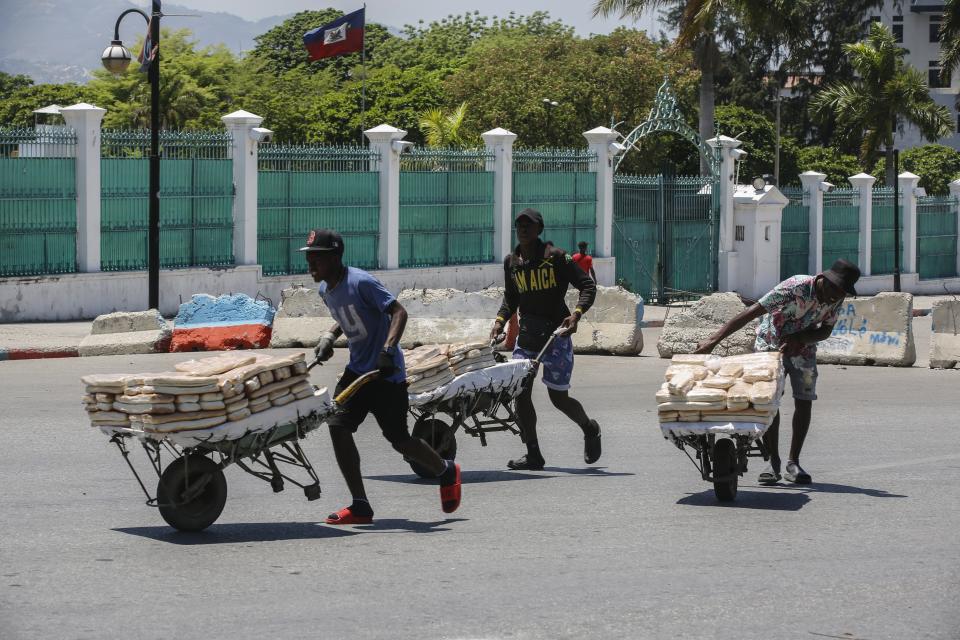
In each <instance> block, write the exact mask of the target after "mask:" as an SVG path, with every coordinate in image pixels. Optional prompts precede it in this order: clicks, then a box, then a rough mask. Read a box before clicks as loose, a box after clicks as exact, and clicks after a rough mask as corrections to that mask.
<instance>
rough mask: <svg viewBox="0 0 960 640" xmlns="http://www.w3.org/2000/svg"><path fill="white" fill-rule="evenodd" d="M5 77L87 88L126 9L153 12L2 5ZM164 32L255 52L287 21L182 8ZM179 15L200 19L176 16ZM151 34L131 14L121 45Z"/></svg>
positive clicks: (0, 67)
mask: <svg viewBox="0 0 960 640" xmlns="http://www.w3.org/2000/svg"><path fill="white" fill-rule="evenodd" d="M0 6H2V7H3V14H4V17H3V20H2V21H0V71H4V72H6V73H11V74H17V73H22V74H25V75H28V76H30V77H31V78H33V80H34V82H36V83H38V84H39V83H42V82H57V83H59V82H81V83H82V82H86V81H87V80H89V79H90V77H91V76H90V72H91V71H92V70H93V69H98V68H100V54H101V53H102V52H103V50H104V48H106V47H107V45H109V44H110V41H111V40H112V39H113V28H114V24H116V21H117V17H118V16H119V15H120V14H121V13H122V12H123V11H124V10H126V9H133V8H139V9H140V10H148V9H149V3H148V2H139V3H137V4H134V3H131V2H128V1H127V0H84V1H83V2H76V0H32V1H31V2H21V1H17V2H5V1H3V2H0ZM163 12H164V14H168V17H164V19H163V22H162V23H161V24H162V26H163V27H164V28H170V29H183V28H187V29H190V30H191V31H192V32H193V34H194V37H195V38H196V40H197V42H198V43H199V45H200V46H201V47H203V46H207V45H212V44H221V43H222V44H224V45H226V46H227V47H228V48H229V49H231V50H232V51H234V52H240V51H241V50H249V49H252V48H253V46H254V44H255V43H254V41H253V39H254V37H255V36H258V35H260V34H261V33H264V32H266V31H268V30H269V29H271V28H272V27H274V26H276V25H278V24H280V23H281V22H283V21H284V20H286V19H287V18H288V17H289V15H287V16H273V17H270V18H264V19H262V20H258V21H256V22H250V21H248V20H244V19H243V18H240V17H239V16H235V15H233V14H229V13H223V12H216V13H213V12H208V11H197V10H194V9H190V8H188V7H184V6H181V5H175V4H167V3H164V5H163ZM174 13H188V14H196V15H199V16H200V17H199V18H188V17H179V16H172V15H169V14H174ZM145 31H146V22H144V21H143V19H142V18H141V17H140V16H138V15H136V14H131V15H128V16H126V17H125V18H124V19H123V22H122V23H121V25H120V39H121V40H123V42H124V44H126V45H127V46H128V47H129V46H130V45H131V44H132V43H133V42H135V41H136V39H137V38H138V37H139V36H141V35H142V34H143V33H144V32H145Z"/></svg>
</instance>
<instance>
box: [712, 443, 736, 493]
mask: <svg viewBox="0 0 960 640" xmlns="http://www.w3.org/2000/svg"><path fill="white" fill-rule="evenodd" d="M738 476H739V473H738V469H737V446H736V444H735V443H734V442H733V440H730V439H728V438H722V439H720V440H717V442H716V444H715V445H714V446H713V477H714V478H721V480H720V481H719V482H717V481H715V482H714V483H713V492H714V493H715V494H716V495H717V500H719V501H720V502H732V501H733V500H734V499H735V498H736V497H737V477H738Z"/></svg>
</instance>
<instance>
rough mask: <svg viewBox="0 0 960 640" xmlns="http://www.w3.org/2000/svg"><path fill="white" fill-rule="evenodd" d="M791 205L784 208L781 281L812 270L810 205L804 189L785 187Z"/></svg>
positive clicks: (781, 235) (784, 193)
mask: <svg viewBox="0 0 960 640" xmlns="http://www.w3.org/2000/svg"><path fill="white" fill-rule="evenodd" d="M781 191H782V192H783V195H785V196H787V198H789V199H790V203H789V204H788V205H787V206H786V207H784V208H783V222H782V225H781V227H780V279H781V280H785V279H786V278H789V277H790V276H793V275H796V274H800V273H807V272H808V271H809V270H810V205H809V203H805V201H804V193H803V189H802V188H799V187H783V188H782V189H781Z"/></svg>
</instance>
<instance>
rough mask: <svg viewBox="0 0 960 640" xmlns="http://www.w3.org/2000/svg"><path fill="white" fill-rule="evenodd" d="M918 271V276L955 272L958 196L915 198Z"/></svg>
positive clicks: (947, 274)
mask: <svg viewBox="0 0 960 640" xmlns="http://www.w3.org/2000/svg"><path fill="white" fill-rule="evenodd" d="M917 271H918V272H919V274H920V278H921V279H924V278H952V277H955V276H957V275H958V274H957V199H956V198H955V197H953V196H928V197H922V198H918V199H917Z"/></svg>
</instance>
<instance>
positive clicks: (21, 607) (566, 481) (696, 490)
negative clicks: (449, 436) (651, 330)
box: [0, 353, 960, 640]
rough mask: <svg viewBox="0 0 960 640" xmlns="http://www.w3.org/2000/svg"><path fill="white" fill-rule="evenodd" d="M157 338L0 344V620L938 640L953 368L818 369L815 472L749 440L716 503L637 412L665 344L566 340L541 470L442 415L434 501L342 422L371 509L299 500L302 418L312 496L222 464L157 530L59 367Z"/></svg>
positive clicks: (947, 573) (65, 633)
mask: <svg viewBox="0 0 960 640" xmlns="http://www.w3.org/2000/svg"><path fill="white" fill-rule="evenodd" d="M182 358H183V356H176V355H160V356H135V357H133V356H130V357H101V358H73V359H65V360H56V361H51V360H33V361H21V362H4V363H0V389H3V393H2V394H0V433H2V435H3V443H4V446H3V447H2V449H0V487H2V490H0V576H2V580H0V637H2V638H4V639H5V640H13V639H35V638H57V639H62V638H98V639H99V638H117V637H124V638H168V637H181V638H199V637H203V638H211V639H213V638H250V637H272V638H307V637H310V638H312V637H317V638H384V639H387V638H389V639H391V640H398V639H405V638H436V639H446V638H450V639H461V638H462V639H466V638H471V639H480V638H518V639H535V638H544V639H547V638H550V639H554V638H721V639H724V638H731V639H732V638H738V639H739V638H811V639H817V638H825V637H826V638H846V639H848V640H849V639H852V638H856V639H861V640H862V639H869V640H877V639H880V638H891V639H898V640H900V639H918V638H951V639H956V638H960V609H958V607H957V602H958V596H960V544H958V543H960V534H958V531H960V510H958V509H957V505H958V504H960V488H958V479H960V473H958V471H960V446H958V435H957V416H958V413H960V394H958V393H957V388H958V384H960V372H956V371H930V370H927V369H922V368H913V369H909V370H898V369H885V368H867V367H861V368H856V367H849V368H843V367H832V366H824V367H822V371H821V377H820V385H821V386H820V394H821V399H820V400H819V401H818V402H817V403H816V404H815V406H814V425H813V428H812V429H811V434H810V437H809V438H808V444H807V447H806V449H805V451H804V460H803V462H804V466H805V467H806V468H807V470H808V471H810V472H811V473H812V474H813V477H814V481H815V484H813V485H812V486H809V487H803V488H801V487H796V486H792V485H786V484H783V485H780V486H777V487H772V488H765V487H758V486H757V485H756V482H755V480H756V475H757V473H758V472H759V468H760V465H759V464H758V463H757V461H754V462H753V464H752V467H751V469H750V470H749V472H748V474H747V475H746V477H744V478H743V479H742V480H741V487H740V493H739V496H738V498H737V501H736V502H735V503H733V504H732V505H729V506H727V505H720V504H718V503H717V502H716V501H715V499H714V496H713V491H712V487H711V486H709V485H707V484H706V483H704V482H703V481H702V480H701V479H700V477H699V474H698V473H697V471H696V470H695V469H694V467H693V465H691V463H690V462H689V461H688V460H687V458H686V457H685V456H684V455H683V454H682V453H681V452H680V451H678V450H677V449H676V448H674V447H673V446H672V445H670V444H669V443H667V442H666V441H664V440H663V438H662V437H661V435H660V432H659V428H658V425H657V423H656V416H655V407H654V401H653V393H654V390H655V389H656V388H657V386H658V385H659V381H660V379H661V377H662V373H663V370H664V368H665V367H666V362H665V361H662V360H658V359H654V358H648V357H643V358H611V357H601V356H596V357H578V359H577V369H576V373H575V377H574V383H575V396H576V397H578V398H580V399H581V400H582V401H583V402H584V405H585V406H586V407H587V410H588V411H589V412H590V413H591V414H592V415H594V416H595V417H596V418H597V419H598V420H599V421H600V423H601V424H602V425H603V429H604V431H603V433H604V449H605V453H604V456H603V458H602V459H601V461H600V463H599V464H598V465H595V466H593V467H591V468H585V467H584V465H583V462H582V458H581V447H582V440H581V439H580V437H579V431H578V430H577V428H576V427H575V426H573V425H572V424H569V423H566V422H565V421H564V419H563V417H562V416H561V415H560V414H558V413H557V412H555V411H554V410H553V409H552V407H549V403H548V402H547V400H546V394H545V393H543V392H542V389H540V388H539V387H540V386H541V385H539V384H538V391H537V396H536V399H537V401H538V402H539V406H540V407H541V408H542V410H541V426H540V433H541V442H542V445H543V449H544V452H545V454H546V456H547V464H548V468H547V469H546V470H544V471H543V472H538V473H534V472H530V473H527V472H511V471H507V470H506V469H505V466H504V463H505V462H506V460H507V459H508V458H510V457H513V456H515V455H517V454H519V453H521V444H520V442H519V439H517V438H516V437H515V436H512V435H509V434H505V433H499V434H492V435H491V437H490V444H489V446H488V447H486V448H482V447H481V446H480V443H479V442H478V441H476V440H472V439H468V438H461V439H460V442H459V444H460V454H459V456H458V457H459V459H460V460H461V462H462V464H463V466H464V469H465V474H464V478H465V482H466V484H465V485H464V502H463V505H462V507H461V509H460V510H459V511H458V512H457V513H456V514H453V517H450V518H447V517H444V514H443V513H442V512H441V511H440V505H439V498H438V495H437V490H436V488H435V487H434V486H432V485H430V484H428V483H426V482H425V481H420V480H414V477H413V476H412V475H411V473H410V472H409V469H408V468H407V466H406V465H405V464H404V462H403V461H402V460H401V459H400V457H399V456H398V455H397V454H396V453H395V452H393V451H392V450H391V449H390V447H389V446H388V445H387V443H386V442H385V441H384V440H382V438H381V436H380V434H379V430H378V429H377V428H376V426H375V424H373V423H372V422H368V423H367V424H365V425H364V426H363V427H362V428H361V431H360V434H359V436H358V442H359V445H360V449H361V454H362V455H363V459H364V474H365V476H366V477H367V479H368V480H367V488H368V492H369V494H370V496H371V499H372V501H373V504H374V508H375V509H376V511H377V520H376V523H375V524H374V525H371V526H357V527H346V528H335V527H330V526H326V525H324V524H322V523H321V522H322V518H323V516H325V515H326V514H327V513H328V512H330V511H332V510H335V509H336V508H339V507H341V506H343V505H344V504H346V502H347V501H348V496H347V495H346V490H345V487H344V485H343V482H342V480H341V478H340V476H339V472H338V471H337V469H336V466H335V463H334V460H333V456H332V452H331V450H330V446H329V437H328V435H327V434H326V433H325V432H324V431H323V430H318V431H316V432H314V433H313V434H311V435H310V437H309V438H308V439H307V440H306V441H305V448H306V450H307V452H308V453H309V454H310V455H311V458H312V460H313V462H314V464H315V466H316V468H317V470H318V472H319V475H320V480H321V485H322V487H323V496H322V497H321V499H320V500H318V501H315V502H307V501H306V500H305V499H304V497H303V495H302V493H300V491H299V490H297V489H296V488H295V487H294V488H291V489H288V490H287V491H286V492H284V493H281V494H276V495H275V494H273V493H272V492H271V490H270V487H269V486H268V485H267V484H265V483H263V482H261V481H259V480H256V479H254V478H251V477H249V476H247V475H245V474H243V473H242V472H241V471H240V470H239V469H236V468H230V469H228V470H227V480H228V484H229V498H228V500H227V505H226V508H225V510H224V513H223V515H222V516H221V518H220V520H219V521H218V522H217V523H216V524H215V525H213V526H212V527H210V528H209V529H208V530H207V531H206V532H203V533H201V534H180V533H176V532H174V531H173V530H171V529H170V528H169V527H167V526H166V524H165V523H164V522H163V521H162V519H161V518H160V516H159V514H158V513H157V512H156V510H154V509H152V508H149V507H147V506H145V505H144V504H143V496H142V494H141V493H140V489H139V487H138V486H137V485H136V484H135V482H134V480H133V478H132V477H131V475H130V473H129V471H128V469H127V468H126V466H125V465H124V463H123V461H122V459H121V458H120V456H119V454H118V453H117V451H116V450H115V449H111V445H110V444H109V443H108V442H107V438H106V437H105V436H103V435H102V434H100V433H99V432H98V431H94V430H92V429H91V428H90V427H89V426H87V425H86V424H85V422H84V414H83V411H82V410H81V407H80V405H79V396H80V394H81V385H80V383H79V381H78V378H79V376H80V375H82V374H84V373H93V372H114V371H129V372H135V371H144V370H147V371H161V370H164V369H166V368H167V367H169V366H171V364H172V363H173V362H175V361H178V360H180V359H182ZM342 358H343V354H342V353H338V355H337V356H336V359H335V360H334V363H335V364H334V366H326V367H323V368H321V369H319V370H315V373H314V376H313V377H314V381H315V382H316V383H318V384H329V385H332V384H333V381H334V378H335V375H336V373H337V370H338V368H337V366H336V363H339V364H342V362H343V360H342ZM788 404H789V402H788ZM790 413H791V410H790V409H787V410H786V414H787V418H788V419H789V414H790ZM136 453H140V452H136ZM139 462H140V463H141V465H140V466H141V468H143V467H144V465H143V464H142V463H143V462H144V460H143V459H142V457H141V459H140V460H139Z"/></svg>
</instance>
